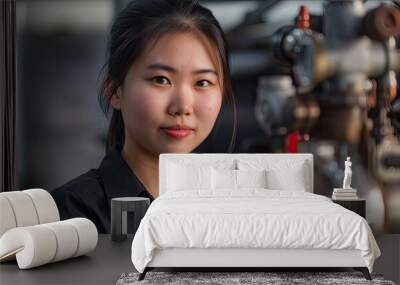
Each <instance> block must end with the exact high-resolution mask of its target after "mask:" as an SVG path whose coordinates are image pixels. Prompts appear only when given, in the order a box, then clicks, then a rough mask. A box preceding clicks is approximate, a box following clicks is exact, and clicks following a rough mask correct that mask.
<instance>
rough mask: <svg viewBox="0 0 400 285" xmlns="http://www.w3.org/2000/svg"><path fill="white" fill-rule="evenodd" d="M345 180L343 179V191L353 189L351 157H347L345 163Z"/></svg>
mask: <svg viewBox="0 0 400 285" xmlns="http://www.w3.org/2000/svg"><path fill="white" fill-rule="evenodd" d="M344 167H345V168H344V179H343V189H351V186H350V184H351V175H352V171H351V161H350V156H348V157H347V160H346V161H345V162H344Z"/></svg>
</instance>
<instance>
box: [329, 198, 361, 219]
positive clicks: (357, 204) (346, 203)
mask: <svg viewBox="0 0 400 285" xmlns="http://www.w3.org/2000/svg"><path fill="white" fill-rule="evenodd" d="M332 201H333V202H334V203H336V204H339V205H340V206H342V207H344V208H346V209H349V210H350V211H353V212H354V213H357V214H359V215H360V216H361V217H363V218H364V219H365V199H354V200H336V199H332Z"/></svg>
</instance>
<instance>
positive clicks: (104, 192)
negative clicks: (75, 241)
mask: <svg viewBox="0 0 400 285" xmlns="http://www.w3.org/2000/svg"><path fill="white" fill-rule="evenodd" d="M50 194H51V195H52V196H53V198H54V200H55V202H56V204H57V207H58V210H59V212H60V218H61V220H65V219H70V218H76V217H84V218H88V219H90V220H91V221H92V222H93V223H94V224H95V225H96V227H97V230H98V232H99V233H110V222H111V199H112V198H115V197H147V198H150V202H153V200H154V198H153V197H152V196H151V194H150V193H149V192H148V191H147V190H146V188H145V187H144V185H143V184H142V183H141V182H140V180H139V179H138V178H137V177H136V175H135V174H134V173H133V171H132V170H131V168H130V167H129V165H128V164H127V162H126V161H125V160H124V158H123V157H122V155H121V151H120V149H118V148H117V147H116V146H114V147H112V148H111V149H110V150H109V151H108V153H107V154H106V156H105V157H104V159H103V161H102V162H101V164H100V166H99V168H98V169H90V170H89V171H87V172H86V173H83V174H81V175H80V176H78V177H76V178H74V179H73V180H71V181H69V182H67V183H66V184H64V185H62V186H61V187H59V188H56V189H54V190H52V191H50ZM128 231H129V225H128Z"/></svg>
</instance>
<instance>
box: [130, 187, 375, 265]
mask: <svg viewBox="0 0 400 285" xmlns="http://www.w3.org/2000/svg"><path fill="white" fill-rule="evenodd" d="M170 247H179V248H187V247H195V248H303V249H304V248H306V249H312V248H318V249H358V250H360V251H361V256H362V258H363V259H364V260H365V264H366V266H367V267H368V269H369V271H370V272H372V268H373V263H374V260H375V259H376V258H377V257H379V256H380V250H379V248H378V245H377V244H376V241H375V239H374V236H373V235H372V232H371V229H370V227H369V225H368V223H367V221H366V220H365V219H364V218H362V217H361V216H359V215H357V214H355V213H353V212H351V211H349V210H347V209H344V208H343V207H341V206H339V205H338V204H335V203H333V202H332V201H331V200H330V199H329V198H327V197H325V196H321V195H316V194H312V193H308V192H299V191H279V190H267V189H259V188H252V189H241V190H240V191H229V190H227V191H222V190H218V192H214V193H211V192H210V193H208V192H206V191H202V192H199V191H196V190H192V191H189V190H187V191H180V192H167V193H165V194H163V195H161V196H160V197H158V198H157V199H155V200H154V201H153V202H152V203H151V205H150V207H149V209H148V210H147V212H146V215H145V216H144V218H143V219H142V221H141V223H140V225H139V228H138V230H137V232H136V234H135V237H134V239H133V242H132V262H133V265H134V266H135V268H136V269H137V270H138V271H139V272H143V270H144V268H145V267H146V265H147V264H148V263H149V262H150V261H151V260H152V258H153V252H154V249H156V248H158V249H164V248H170Z"/></svg>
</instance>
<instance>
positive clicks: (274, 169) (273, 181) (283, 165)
mask: <svg viewBox="0 0 400 285" xmlns="http://www.w3.org/2000/svg"><path fill="white" fill-rule="evenodd" d="M237 165H238V168H239V169H241V170H260V169H266V171H267V174H266V177H267V182H268V183H267V188H268V189H275V190H293V191H306V189H309V187H310V186H309V185H310V183H312V182H311V181H309V175H308V174H309V171H310V169H309V162H308V160H296V159H283V158H279V159H274V160H272V159H270V160H265V159H257V158H256V159H239V160H238V162H237Z"/></svg>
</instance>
